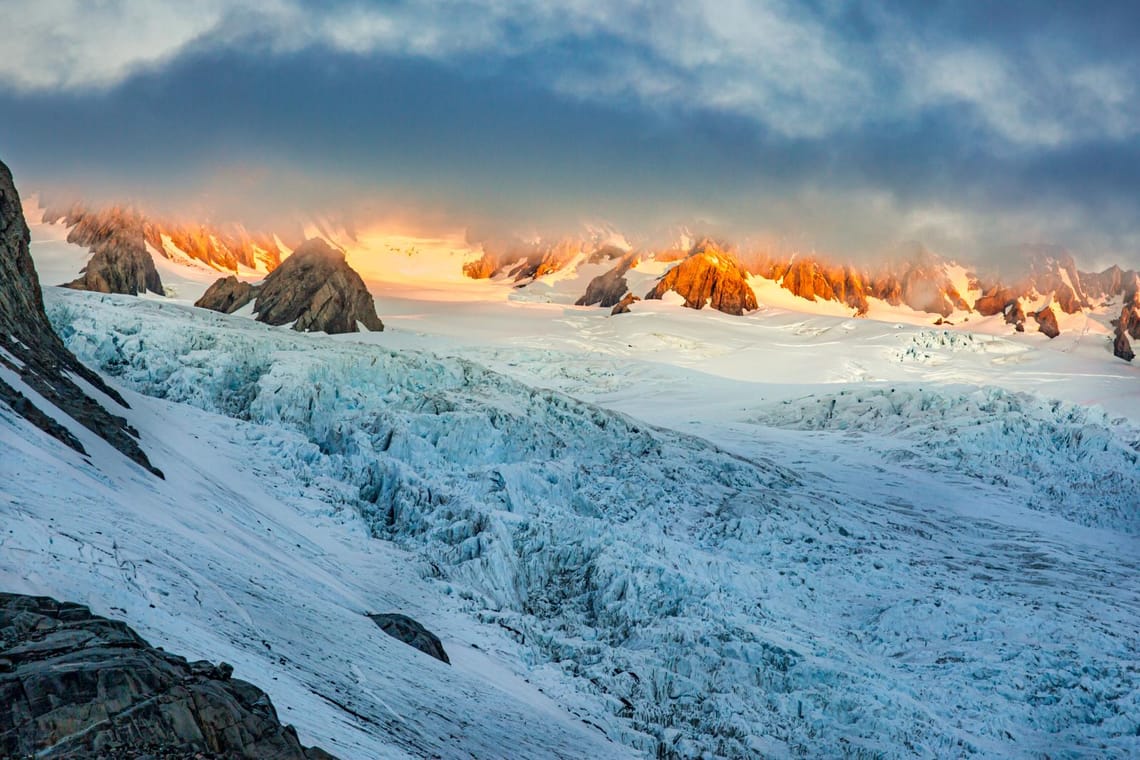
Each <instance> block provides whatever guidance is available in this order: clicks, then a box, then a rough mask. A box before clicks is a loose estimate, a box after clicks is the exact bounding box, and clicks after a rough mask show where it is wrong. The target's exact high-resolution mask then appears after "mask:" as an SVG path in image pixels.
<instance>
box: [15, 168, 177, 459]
mask: <svg viewBox="0 0 1140 760" xmlns="http://www.w3.org/2000/svg"><path fill="white" fill-rule="evenodd" d="M28 241H29V234H28V225H27V223H26V222H25V220H24V214H23V211H22V208H21V205H20V197H19V194H18V193H17V192H16V187H15V185H14V184H13V182H12V174H11V172H9V171H8V167H7V166H5V165H4V164H3V163H0V368H3V369H5V370H7V371H9V372H12V373H14V374H15V375H17V376H18V377H19V379H20V381H21V383H23V384H25V385H26V386H27V387H28V388H30V389H31V390H32V391H34V392H35V393H36V394H38V395H39V396H41V397H42V398H43V399H44V400H45V401H46V402H47V403H48V404H51V405H53V406H55V407H57V408H58V409H60V410H61V411H62V412H64V413H65V414H66V415H68V416H69V417H71V418H72V419H74V420H75V421H77V422H78V423H80V424H81V425H83V426H84V427H85V428H87V429H88V430H91V431H92V432H94V433H95V434H96V435H98V436H100V437H101V438H103V439H104V440H106V441H107V442H108V443H110V444H111V445H112V446H114V447H115V448H116V449H118V450H119V451H121V452H122V453H123V454H125V455H126V456H128V457H129V458H130V459H132V460H133V461H135V462H137V463H138V464H140V465H142V466H143V467H145V468H146V469H148V470H150V471H151V472H153V473H154V474H156V475H159V476H160V477H161V475H162V473H161V472H159V471H158V470H157V469H156V468H155V467H153V466H152V465H151V464H150V461H149V460H148V459H147V456H146V454H144V453H143V450H142V449H141V448H140V447H139V444H138V441H137V440H136V439H137V438H138V433H137V432H136V431H135V430H134V429H132V428H131V427H130V426H129V425H128V424H127V422H126V420H124V419H123V418H122V417H118V416H116V415H113V414H111V413H110V412H108V411H107V410H106V409H105V408H104V407H103V406H102V405H100V404H99V403H98V402H97V401H95V400H94V399H92V398H91V397H90V396H88V395H87V394H86V393H84V391H83V390H82V389H81V388H80V387H79V386H78V385H77V384H76V382H75V380H73V379H72V377H71V376H72V375H74V376H75V377H76V378H81V379H82V380H84V381H85V382H87V383H88V384H89V385H91V386H92V387H94V388H96V389H97V390H98V391H99V392H101V393H102V394H103V395H105V396H106V397H107V398H108V399H110V400H111V401H112V403H115V404H118V405H120V406H122V407H123V408H127V403H126V401H124V400H123V397H122V396H120V395H119V394H118V393H117V392H116V391H115V390H113V389H112V388H110V387H108V386H107V384H106V383H104V382H103V379H102V378H101V377H99V375H97V374H95V373H94V372H92V371H91V370H89V369H88V368H87V367H85V366H84V365H83V364H82V363H80V361H79V360H78V359H76V358H75V356H74V355H73V354H72V353H71V352H70V351H68V350H67V348H66V347H64V345H63V342H62V341H61V340H60V339H59V336H58V335H56V334H55V331H54V330H52V326H51V323H49V322H48V319H47V314H45V313H44V304H43V296H42V294H41V292H40V283H39V278H38V277H37V275H36V269H35V266H34V265H33V263H32V257H31V255H30V254H29V252H28ZM0 402H3V403H5V404H7V405H8V406H9V407H11V408H12V409H13V410H15V411H16V412H17V413H18V414H20V415H21V416H22V417H24V418H25V419H27V420H28V421H29V422H31V423H32V424H33V425H36V426H37V427H39V428H40V429H41V430H43V431H44V432H46V433H48V434H49V435H51V436H53V437H55V438H56V439H58V440H60V441H62V442H63V443H64V444H66V445H67V446H70V447H71V448H72V449H75V450H76V451H78V452H80V453H82V454H86V453H87V452H86V451H85V450H84V448H83V445H82V444H81V443H80V441H79V440H78V439H77V438H76V437H75V436H74V435H72V434H71V433H70V432H68V431H67V429H66V427H65V426H63V425H61V424H59V423H57V422H55V421H54V420H53V419H52V415H51V414H49V413H48V412H47V410H46V409H41V408H40V407H39V406H37V403H38V402H33V401H32V399H30V398H29V397H27V395H25V394H24V393H22V392H21V391H20V390H18V389H17V388H15V387H13V385H12V384H11V383H9V382H6V381H4V380H3V379H0Z"/></svg>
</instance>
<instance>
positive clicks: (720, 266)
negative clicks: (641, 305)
mask: <svg viewBox="0 0 1140 760" xmlns="http://www.w3.org/2000/svg"><path fill="white" fill-rule="evenodd" d="M747 276H748V273H747V272H746V271H745V270H744V267H743V266H742V265H741V264H740V262H739V261H738V260H737V258H736V257H735V256H734V255H732V254H731V253H728V252H727V251H724V250H722V249H721V248H720V247H718V246H717V245H716V244H714V243H711V242H708V241H706V242H704V243H701V244H699V245H697V246H696V247H694V249H693V252H692V253H691V254H690V255H689V256H688V258H686V259H684V260H683V261H682V262H681V263H680V264H678V265H677V266H675V267H673V268H672V269H670V270H669V271H668V272H666V273H665V274H664V275H663V276H662V277H661V279H660V280H658V281H657V284H656V285H655V286H654V287H653V289H652V290H650V291H649V292H648V293H646V294H645V297H646V298H647V299H651V298H652V299H660V298H661V297H662V296H663V295H665V294H666V293H668V292H669V291H671V290H672V291H674V292H675V293H678V294H679V295H680V296H681V297H682V298H684V299H685V306H687V307H689V308H690V309H703V308H704V307H705V305H706V304H707V305H709V306H711V307H712V308H714V309H716V310H717V311H723V312H724V313H726V314H735V315H737V316H740V315H741V314H744V313H745V312H748V311H754V310H755V309H757V308H758V304H757V303H756V294H755V293H753V292H752V288H751V287H750V286H749V285H748V281H747V279H746V278H747Z"/></svg>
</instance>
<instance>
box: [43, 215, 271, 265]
mask: <svg viewBox="0 0 1140 760" xmlns="http://www.w3.org/2000/svg"><path fill="white" fill-rule="evenodd" d="M43 221H45V222H62V223H63V224H65V225H66V226H68V227H70V228H71V232H70V233H69V234H68V240H69V241H71V242H74V243H79V244H80V245H88V246H93V245H94V242H89V241H90V240H91V237H92V233H95V234H101V235H103V236H107V235H125V234H127V233H128V232H129V237H130V239H132V240H135V241H141V242H143V243H148V244H150V246H151V247H152V248H153V249H154V250H155V251H158V252H159V253H160V254H161V255H163V256H166V257H168V258H172V259H178V258H181V257H187V258H190V259H194V260H195V261H200V262H202V263H203V264H206V265H207V266H210V267H213V268H214V269H221V270H225V271H230V272H236V271H237V270H238V267H239V266H242V267H246V268H249V269H261V270H263V271H273V270H274V269H276V268H277V266H278V265H279V264H280V263H281V259H282V258H283V257H284V256H286V255H288V250H287V249H285V248H284V247H283V246H282V245H281V244H280V243H279V242H278V238H277V236H275V235H273V234H271V233H268V232H250V231H249V230H247V229H246V228H245V227H243V226H242V225H240V224H224V225H207V224H185V223H181V222H176V221H172V220H170V219H163V218H159V217H155V216H150V215H147V214H144V213H142V212H141V211H139V210H138V209H134V208H130V207H127V206H108V207H106V208H98V209H97V208H91V207H88V206H85V205H83V204H78V203H77V204H71V205H68V206H56V207H49V208H48V209H46V210H45V211H44V215H43ZM144 250H145V245H144Z"/></svg>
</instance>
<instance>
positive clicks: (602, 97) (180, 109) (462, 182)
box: [0, 0, 1140, 266]
mask: <svg viewBox="0 0 1140 760" xmlns="http://www.w3.org/2000/svg"><path fill="white" fill-rule="evenodd" d="M0 15H2V17H3V18H4V19H5V27H6V34H5V49H4V53H3V55H0V160H3V161H5V162H6V163H8V164H9V166H10V167H11V168H12V169H13V171H14V173H15V175H16V179H17V182H18V183H19V184H20V187H21V188H22V189H23V191H24V192H25V193H28V192H37V191H38V192H41V193H43V194H44V195H45V197H48V198H51V197H60V198H62V197H76V196H78V197H83V198H87V199H92V200H95V201H103V200H122V199H130V200H134V201H136V202H139V203H142V204H143V205H144V206H153V207H155V208H156V209H162V210H164V211H166V212H168V213H175V214H180V215H184V216H190V217H196V218H209V219H212V220H216V221H221V220H229V219H236V220H241V221H245V222H247V223H249V224H251V225H254V226H257V225H271V224H272V223H273V222H274V220H275V219H278V218H281V217H283V216H285V215H295V214H298V213H306V214H314V215H317V214H327V213H333V214H337V215H341V216H344V217H345V218H348V219H350V220H356V221H357V222H359V221H362V220H364V221H366V220H368V219H369V218H387V219H400V220H403V221H404V223H407V224H412V225H419V226H422V227H431V226H437V227H440V226H446V227H450V228H455V227H465V228H467V229H468V230H469V234H470V235H471V236H472V237H473V238H476V239H478V238H480V237H483V236H499V235H504V234H523V235H532V234H543V235H555V234H565V233H567V232H572V231H574V230H575V229H581V228H582V226H583V225H586V224H590V225H599V224H600V225H610V226H612V227H615V228H617V229H619V230H622V231H625V232H626V233H627V236H629V237H631V238H633V239H637V238H638V236H641V237H644V238H646V239H648V238H649V237H651V236H655V235H667V234H671V231H675V230H677V229H680V228H682V227H684V228H686V229H688V230H690V231H692V232H696V233H704V232H708V233H712V234H718V235H722V236H726V237H732V238H737V239H740V240H752V241H760V243H762V244H765V245H772V246H778V247H781V248H786V249H796V250H815V251H819V252H826V253H829V254H833V255H835V256H842V257H852V258H854V257H860V256H873V255H876V254H880V253H882V252H884V251H889V250H894V249H896V248H898V247H899V246H902V245H913V243H916V242H917V243H920V244H922V245H924V246H926V247H928V248H930V249H933V250H935V251H939V252H942V253H945V254H947V255H949V256H954V257H958V258H963V259H984V258H986V257H992V256H999V255H1001V252H1002V251H1005V250H1008V249H1009V247H1010V246H1013V245H1018V244H1023V243H1030V244H1035V243H1048V244H1055V245H1061V246H1064V247H1067V248H1070V249H1071V250H1073V251H1074V252H1076V253H1077V254H1078V257H1079V260H1080V261H1081V262H1082V263H1083V264H1086V265H1088V266H1094V265H1098V264H1104V263H1108V262H1112V261H1117V262H1120V263H1122V264H1129V265H1133V266H1136V265H1140V213H1137V202H1136V199H1137V198H1140V94H1138V92H1137V87H1138V86H1140V85H1138V83H1140V46H1138V45H1136V44H1135V40H1136V39H1137V37H1138V35H1140V4H1137V3H1135V2H1129V1H1125V2H1084V3H1072V2H1050V1H1049V0H1035V1H1033V2H1025V1H1022V0H1005V1H1004V2H1001V3H993V2H971V1H970V0H957V1H956V2H939V1H938V0H931V1H930V2H923V3H913V2H902V1H894V0H883V1H882V2H841V1H840V0H800V1H799V2H783V1H780V0H771V1H770V0H753V1H752V2H743V1H740V0H690V1H688V2H683V1H680V0H659V1H658V2H636V1H632V0H564V1H563V2H558V3H551V2H544V1H542V0H486V1H485V2H468V1H466V0H436V1H435V2H399V1H391V2H379V1H378V2H362V1H359V0H355V1H353V0H326V1H325V2H308V0H263V1H261V2H256V3H252V2H238V1H237V0H194V1H192V2H159V1H158V0H102V1H101V2H86V1H84V0H37V1H36V2H27V1H25V0H0Z"/></svg>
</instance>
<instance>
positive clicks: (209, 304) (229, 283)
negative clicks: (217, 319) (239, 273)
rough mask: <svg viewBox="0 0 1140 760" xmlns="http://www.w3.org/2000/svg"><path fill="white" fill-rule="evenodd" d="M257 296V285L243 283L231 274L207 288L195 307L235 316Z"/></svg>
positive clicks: (195, 303)
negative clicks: (234, 314) (236, 312)
mask: <svg viewBox="0 0 1140 760" xmlns="http://www.w3.org/2000/svg"><path fill="white" fill-rule="evenodd" d="M256 295H257V287H256V286H255V285H250V284H249V283H248V282H242V281H241V280H239V279H238V278H237V277H234V276H233V275H232V274H231V275H230V276H229V277H223V278H221V279H220V280H218V281H217V282H215V283H214V284H213V285H211V286H210V287H209V288H207V289H206V292H205V293H203V294H202V297H201V298H199V299H198V300H197V301H195V302H194V305H195V306H198V307H201V308H203V309H210V310H211V311H220V312H222V313H223V314H233V313H234V312H235V311H237V310H238V309H240V308H241V307H243V306H245V305H246V304H248V303H249V302H250V301H252V300H253V299H254V297H255V296H256Z"/></svg>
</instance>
